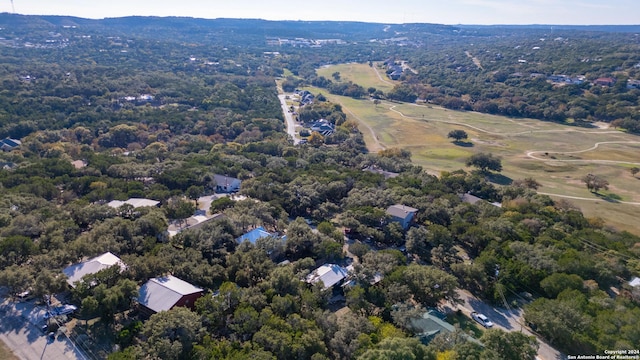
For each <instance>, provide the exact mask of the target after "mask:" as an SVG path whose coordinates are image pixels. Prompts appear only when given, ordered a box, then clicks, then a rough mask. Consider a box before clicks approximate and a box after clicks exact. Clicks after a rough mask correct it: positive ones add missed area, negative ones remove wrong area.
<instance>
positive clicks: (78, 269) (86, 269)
mask: <svg viewBox="0 0 640 360" xmlns="http://www.w3.org/2000/svg"><path fill="white" fill-rule="evenodd" d="M114 265H118V266H120V271H124V270H126V269H127V265H126V264H125V263H124V262H122V260H120V258H119V257H117V256H115V255H114V254H112V253H110V252H106V253H104V254H102V255H100V256H96V257H94V258H91V259H89V260H87V261H85V262H81V263H78V264H73V265H71V266H69V267H67V268H65V269H64V270H62V272H63V273H64V274H65V275H66V276H67V283H68V284H69V285H70V286H71V287H72V288H75V287H76V283H77V282H79V281H81V280H82V278H83V277H84V276H86V275H91V274H95V273H97V272H98V271H100V270H104V269H108V268H110V267H112V266H114Z"/></svg>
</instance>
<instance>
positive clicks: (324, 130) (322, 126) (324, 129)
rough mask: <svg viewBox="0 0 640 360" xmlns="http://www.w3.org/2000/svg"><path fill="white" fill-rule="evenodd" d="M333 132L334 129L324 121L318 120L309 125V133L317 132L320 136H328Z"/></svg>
mask: <svg viewBox="0 0 640 360" xmlns="http://www.w3.org/2000/svg"><path fill="white" fill-rule="evenodd" d="M335 130H336V127H335V126H334V125H333V124H332V123H330V122H329V121H327V120H325V119H320V120H318V121H316V122H314V123H313V124H311V131H317V132H319V133H320V134H322V136H329V135H331V134H333V132H334V131H335Z"/></svg>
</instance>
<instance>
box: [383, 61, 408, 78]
mask: <svg viewBox="0 0 640 360" xmlns="http://www.w3.org/2000/svg"><path fill="white" fill-rule="evenodd" d="M403 72H404V69H403V68H402V65H397V64H395V63H392V64H389V65H387V71H386V73H387V76H388V77H389V79H391V80H399V79H400V77H401V76H402V74H403Z"/></svg>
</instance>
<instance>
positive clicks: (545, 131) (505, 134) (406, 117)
mask: <svg viewBox="0 0 640 360" xmlns="http://www.w3.org/2000/svg"><path fill="white" fill-rule="evenodd" d="M416 106H420V105H416ZM395 107H396V105H393V106H391V107H389V110H391V111H393V112H395V113H396V114H399V115H400V116H402V117H403V118H405V119H413V120H428V121H431V122H439V123H443V124H451V125H460V126H464V127H468V128H469V129H473V130H476V131H479V132H482V133H485V134H489V135H498V136H518V135H525V134H533V133H538V134H539V133H568V132H573V133H579V134H598V135H604V134H620V133H621V132H620V131H615V130H609V131H602V130H592V131H588V130H574V129H558V130H526V131H518V132H512V133H507V132H495V131H490V130H486V129H483V128H480V127H477V126H473V125H469V124H467V123H463V122H458V121H450V120H438V119H425V118H418V117H414V116H407V115H405V114H403V113H402V112H401V111H399V110H396V109H395ZM511 121H512V122H513V123H515V124H517V125H520V126H523V127H529V128H532V126H531V125H529V124H520V123H518V122H516V121H513V120H511ZM542 152H544V151H542Z"/></svg>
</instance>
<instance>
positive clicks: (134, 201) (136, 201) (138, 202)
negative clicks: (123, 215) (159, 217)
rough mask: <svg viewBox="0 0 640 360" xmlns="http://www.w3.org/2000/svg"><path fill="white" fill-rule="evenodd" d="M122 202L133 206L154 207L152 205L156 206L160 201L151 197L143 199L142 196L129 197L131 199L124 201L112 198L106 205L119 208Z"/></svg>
mask: <svg viewBox="0 0 640 360" xmlns="http://www.w3.org/2000/svg"><path fill="white" fill-rule="evenodd" d="M124 204H128V205H131V206H133V207H134V208H139V207H145V206H150V207H154V206H158V205H159V204H160V201H155V200H151V199H143V198H131V199H129V200H126V201H120V200H113V201H110V202H109V203H107V205H109V206H110V207H112V208H114V209H117V208H119V207H120V206H122V205H124Z"/></svg>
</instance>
